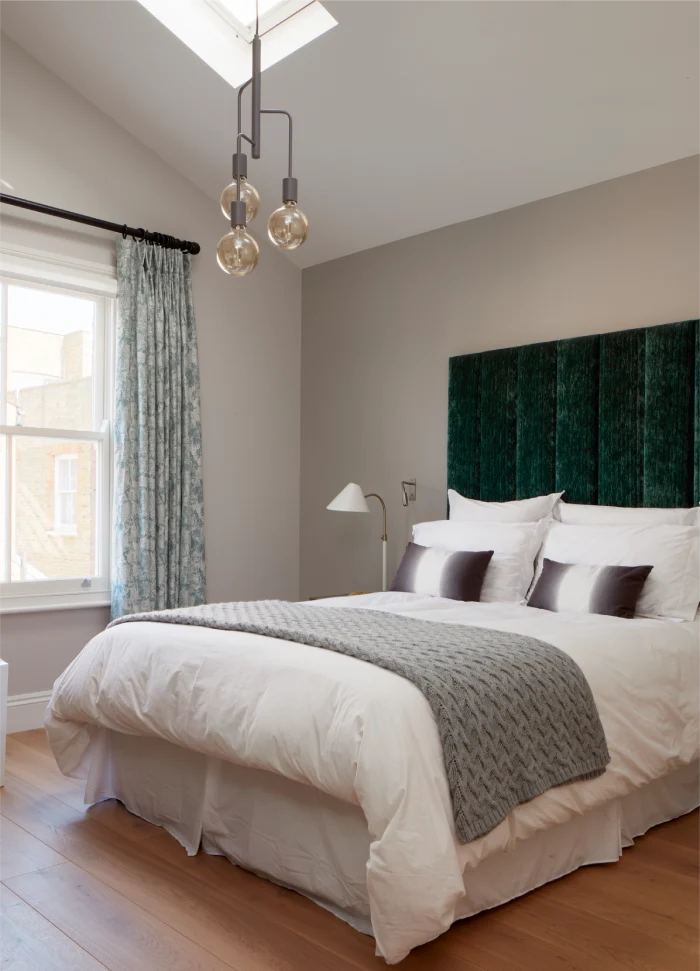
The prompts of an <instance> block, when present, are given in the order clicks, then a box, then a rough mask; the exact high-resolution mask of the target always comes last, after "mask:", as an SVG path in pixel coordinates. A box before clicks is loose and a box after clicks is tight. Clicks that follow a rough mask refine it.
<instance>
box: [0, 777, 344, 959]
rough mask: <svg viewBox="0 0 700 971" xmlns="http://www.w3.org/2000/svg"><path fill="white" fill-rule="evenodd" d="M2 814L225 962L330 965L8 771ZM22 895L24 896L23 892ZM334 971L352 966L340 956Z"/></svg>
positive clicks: (263, 919)
mask: <svg viewBox="0 0 700 971" xmlns="http://www.w3.org/2000/svg"><path fill="white" fill-rule="evenodd" d="M0 810H1V811H2V814H3V815H4V816H6V817H7V818H8V819H11V820H12V821H13V822H15V823H17V824H18V825H21V826H22V828H23V829H26V830H27V831H28V832H30V833H32V835H33V836H36V837H37V839H41V840H42V841H43V842H45V843H47V844H48V845H49V846H51V847H53V848H54V849H55V850H57V852H59V853H61V854H62V855H63V856H64V857H65V858H66V859H67V860H70V861H71V862H73V863H75V864H77V865H78V866H80V867H82V868H83V869H84V870H86V871H87V872H88V873H90V874H91V875H92V876H93V877H95V878H96V879H98V880H101V881H102V882H103V883H104V884H105V885H106V886H108V887H111V888H112V889H113V890H116V891H118V892H119V893H121V894H123V895H124V896H125V897H127V898H128V899H129V900H130V901H132V902H133V903H134V904H137V905H138V906H139V907H142V908H143V910H144V911H146V912H147V913H148V914H150V915H151V916H153V917H155V918H157V919H159V920H162V921H163V923H165V924H167V925H168V926H170V927H172V928H177V929H178V930H179V931H180V932H181V933H182V934H184V935H185V936H186V937H188V938H189V939H190V940H192V941H195V942H201V943H203V944H206V947H207V949H208V950H210V951H211V953H212V954H214V955H216V956H217V957H218V958H220V959H221V960H223V961H226V960H229V959H232V956H233V957H235V966H236V968H237V971H268V969H269V968H274V969H275V971H298V969H299V968H302V967H311V968H313V967H314V966H315V964H316V963H319V964H320V966H324V962H326V963H327V962H328V959H329V955H328V951H326V950H325V949H323V948H322V947H320V946H319V945H318V944H316V943H314V942H311V941H309V940H307V939H306V938H304V937H302V936H301V935H298V934H295V933H293V932H292V931H290V930H288V929H287V928H285V927H283V926H282V925H281V924H279V923H278V922H277V921H276V920H275V919H274V912H273V911H267V912H262V913H261V911H260V910H259V909H257V908H255V907H252V906H250V905H249V904H247V903H246V902H245V901H243V900H242V899H238V898H236V901H235V906H233V905H232V901H231V899H230V898H224V897H223V896H222V894H221V893H220V891H219V890H217V889H215V888H212V887H210V886H208V885H206V884H205V883H204V882H200V881H197V882H194V881H183V879H182V874H181V873H180V871H179V870H178V868H176V867H175V866H173V865H171V864H169V863H166V862H165V861H164V860H162V859H158V858H156V857H155V856H152V855H151V854H146V853H144V851H143V846H142V844H140V843H133V842H131V841H129V840H127V839H125V838H124V837H122V836H120V835H119V834H117V833H112V832H110V831H108V830H106V829H105V828H104V827H102V826H100V825H99V824H97V823H94V822H93V821H92V820H91V819H86V818H85V817H84V816H81V814H80V813H77V812H76V811H75V810H73V809H71V808H70V807H69V806H67V805H66V804H65V803H63V802H61V801H60V800H58V799H55V798H54V797H53V796H50V795H47V794H46V793H44V792H42V791H41V790H39V789H37V788H36V787H34V786H32V785H31V784H30V783H27V782H25V781H24V780H22V779H18V778H17V777H15V776H13V775H11V774H8V784H7V785H6V786H5V788H4V790H3V791H2V792H1V793H0ZM20 896H21V894H20ZM333 965H334V971H349V969H351V968H352V967H353V965H352V964H351V963H350V962H349V961H347V960H346V959H345V958H343V957H342V956H340V955H337V956H334V958H333Z"/></svg>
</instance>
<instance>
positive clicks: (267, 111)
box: [262, 108, 294, 179]
mask: <svg viewBox="0 0 700 971" xmlns="http://www.w3.org/2000/svg"><path fill="white" fill-rule="evenodd" d="M262 114H263V115H286V116H287V121H288V122H289V159H288V165H287V175H288V176H289V178H290V179H291V178H293V177H294V176H293V173H292V151H293V141H292V116H291V115H290V114H289V112H288V111H284V110H283V109H282V108H263V109H262Z"/></svg>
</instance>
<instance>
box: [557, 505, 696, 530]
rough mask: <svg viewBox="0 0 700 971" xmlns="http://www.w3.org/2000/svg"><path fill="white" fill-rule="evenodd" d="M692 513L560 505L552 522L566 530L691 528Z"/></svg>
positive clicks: (694, 514)
mask: <svg viewBox="0 0 700 971" xmlns="http://www.w3.org/2000/svg"><path fill="white" fill-rule="evenodd" d="M697 513H698V510H697V508H695V509H657V508H652V507H650V506H647V507H633V506H584V505H580V504H578V503H575V502H560V503H558V505H557V507H556V509H555V510H554V512H553V515H554V518H555V519H558V520H559V521H560V522H562V523H566V524H567V525H570V526H574V525H575V526H588V525H590V526H637V525H644V526H694V525H696V523H697V522H698V515H697Z"/></svg>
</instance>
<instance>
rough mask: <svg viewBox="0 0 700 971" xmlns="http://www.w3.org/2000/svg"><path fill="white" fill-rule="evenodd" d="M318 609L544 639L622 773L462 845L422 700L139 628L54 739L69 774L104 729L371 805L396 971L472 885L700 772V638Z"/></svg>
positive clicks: (107, 637) (111, 644)
mask: <svg viewBox="0 0 700 971" xmlns="http://www.w3.org/2000/svg"><path fill="white" fill-rule="evenodd" d="M315 606H317V607H318V609H323V608H324V606H342V607H347V608H348V609H356V608H362V607H364V608H372V609H378V610H391V611H394V612H397V613H402V614H406V615H408V616H412V617H419V618H422V619H425V620H433V621H437V622H447V623H462V624H476V625H479V626H484V627H493V628H497V629H499V630H513V631H519V632H521V633H524V634H529V635H531V636H533V637H539V638H541V639H542V640H545V641H548V642H549V643H551V644H554V645H556V646H557V647H559V648H561V649H562V650H564V651H566V653H567V654H569V655H570V656H571V657H572V658H573V659H574V660H575V661H576V662H577V663H578V664H579V666H580V667H581V668H582V670H583V672H584V674H585V675H586V677H587V679H588V681H589V683H590V685H591V688H592V690H593V695H594V697H595V700H596V703H597V705H598V710H599V712H600V717H601V720H602V723H603V727H604V729H605V734H606V737H607V742H608V747H609V749H610V753H611V756H612V761H611V763H610V765H609V767H608V769H607V770H606V772H605V773H604V775H602V776H600V777H599V778H597V779H594V780H592V781H587V782H578V783H574V784H572V785H568V786H562V787H559V788H556V789H551V790H550V791H549V792H546V793H544V794H543V795H542V796H540V797H538V798H537V799H534V800H532V801H531V802H529V803H525V804H523V805H521V806H518V807H517V808H516V809H514V810H513V811H512V812H511V813H510V815H509V816H508V818H507V819H505V820H504V821H503V822H502V823H501V824H500V825H499V826H498V827H497V828H496V829H494V830H493V831H492V832H491V833H489V834H488V835H487V836H485V837H482V838H481V839H478V840H475V841H474V842H472V843H468V844H465V845H462V846H460V845H459V844H458V843H457V842H456V840H455V833H454V824H453V819H452V809H451V803H450V796H449V791H448V786H447V780H446V776H445V771H444V765H443V758H442V751H441V746H440V741H439V738H438V732H437V727H436V724H435V721H434V719H433V716H432V712H431V710H430V707H429V705H428V703H427V701H426V700H425V698H424V697H423V695H422V694H421V693H420V691H419V690H418V689H417V688H416V687H415V686H414V685H412V684H411V683H410V682H408V681H406V680H404V679H403V678H401V677H399V676H398V675H395V674H392V673H391V672H389V671H385V670H383V669H382V668H378V667H374V666H372V665H370V664H366V663H365V662H363V661H358V660H355V659H353V658H350V657H346V656H344V655H342V654H336V653H333V652H332V651H326V650H322V649H319V648H314V647H307V646H305V645H303V644H294V643H290V642H287V641H279V640H273V639H270V638H265V637H261V636H258V635H254V634H242V633H234V632H230V631H218V630H210V629H206V628H197V627H178V626H174V625H164V624H152V623H151V624H149V623H129V624H123V625H120V626H118V627H115V628H112V629H110V630H107V631H105V632H103V633H102V634H99V635H98V636H97V637H95V638H94V639H93V640H92V641H90V643H89V644H88V645H87V646H86V647H85V649H84V650H83V651H82V653H81V654H80V655H79V656H78V657H77V658H76V660H75V661H74V662H73V663H72V664H71V665H70V667H69V668H68V669H67V670H66V671H65V672H64V674H63V675H62V676H61V677H60V678H59V679H58V681H57V682H56V684H55V686H54V692H53V697H52V699H51V703H50V705H49V708H48V711H47V716H46V726H47V729H48V732H49V738H50V740H51V745H52V748H53V751H54V754H55V756H56V759H57V761H58V764H59V766H60V767H61V769H62V770H63V772H64V773H66V774H67V775H72V776H76V777H81V778H85V777H86V775H87V769H88V767H89V760H90V742H91V729H92V726H95V725H99V726H104V727H106V728H109V729H111V730H113V731H117V732H123V733H126V734H131V735H152V736H158V737H160V738H164V739H167V740H168V741H170V742H173V743H175V744H177V745H181V746H184V747H186V748H192V749H195V750H197V751H198V752H202V753H204V754H207V755H211V756H215V757H218V758H222V759H226V760H229V761H231V762H236V763H239V764H242V765H246V766H250V767H254V768H259V769H265V770H268V771H271V772H276V773H279V774H280V775H283V776H286V777H287V778H289V779H294V780H296V781H298V782H302V783H307V784H309V785H311V786H315V787H316V788H318V789H322V790H324V791H326V792H328V793H330V794H331V795H333V796H336V797H338V798H340V799H343V800H346V801H347V802H349V803H354V804H358V805H359V806H360V807H361V808H362V810H363V812H364V814H365V817H366V819H367V824H368V828H369V833H370V838H371V848H370V858H369V860H368V863H367V887H368V894H369V900H370V907H371V918H372V927H373V930H374V934H375V937H376V941H377V950H378V952H379V953H380V954H381V955H383V957H384V958H385V959H386V960H387V962H388V963H390V964H393V963H396V962H398V961H400V960H401V959H402V958H403V957H405V956H406V954H408V952H409V951H410V950H411V948H413V947H416V946H417V945H419V944H422V943H424V942H425V941H428V940H430V939H432V938H434V937H436V936H437V935H439V934H441V933H442V932H443V931H445V930H446V929H447V928H448V927H449V926H450V924H451V923H452V921H453V919H454V913H455V904H456V903H457V901H458V900H459V898H460V897H461V896H462V895H463V894H464V882H463V871H464V870H465V869H469V868H473V867H475V866H477V864H478V863H480V862H481V861H482V860H484V859H485V858H486V857H488V856H490V855H491V854H493V853H495V852H497V851H501V850H505V849H509V848H512V847H513V846H515V844H516V843H517V842H518V841H520V840H525V839H528V838H529V837H531V836H533V835H534V834H535V833H537V832H539V831H541V830H543V829H546V828H549V827H552V826H555V825H557V824H559V823H563V822H566V821H567V820H569V819H571V818H572V817H574V816H575V815H577V814H580V813H583V812H586V811H587V810H590V809H593V808H595V807H598V806H600V805H601V804H602V803H604V802H606V801H607V800H609V799H612V798H615V797H618V796H622V795H626V794H627V793H628V792H630V791H632V790H633V789H635V788H637V787H639V786H642V785H644V784H645V783H648V782H651V781H652V780H654V779H657V778H659V777H661V776H663V775H665V774H666V773H668V772H670V771H672V770H674V769H676V768H678V767H680V766H681V765H683V764H685V763H688V762H690V761H692V760H693V759H694V758H697V756H698V626H697V623H692V624H677V623H669V622H664V621H660V620H642V619H636V620H621V619H617V618H612V617H602V616H596V615H588V614H573V613H571V614H565V613H559V614H555V613H549V612H548V611H543V610H536V609H533V608H531V607H522V606H519V605H516V604H506V605H504V604H472V603H458V602H456V601H450V600H442V599H439V598H432V597H431V598H423V597H420V596H417V595H415V594H405V593H385V594H368V595H365V596H361V597H352V598H338V599H335V600H326V601H316V602H315Z"/></svg>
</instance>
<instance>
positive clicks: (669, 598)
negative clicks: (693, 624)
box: [487, 522, 700, 620]
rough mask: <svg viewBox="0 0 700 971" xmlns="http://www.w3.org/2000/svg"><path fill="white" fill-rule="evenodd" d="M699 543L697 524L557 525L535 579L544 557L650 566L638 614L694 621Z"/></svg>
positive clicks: (699, 583)
mask: <svg viewBox="0 0 700 971" xmlns="http://www.w3.org/2000/svg"><path fill="white" fill-rule="evenodd" d="M699 540H700V530H698V528H697V527H696V526H666V525H662V526H645V525H642V524H634V525H629V526H570V525H567V524H565V523H557V522H553V523H552V524H551V525H550V527H549V530H548V531H547V535H546V536H545V538H544V543H543V544H542V550H541V553H540V557H539V561H540V563H539V564H538V568H537V577H539V574H540V572H541V569H542V568H541V560H542V559H543V558H544V557H547V559H550V560H557V562H559V563H576V564H578V563H583V564H585V565H587V566H652V567H653V570H652V571H651V573H650V574H649V576H648V578H647V581H646V583H645V584H644V589H643V590H642V595H641V597H640V598H639V600H638V601H637V616H642V617H665V618H670V619H675V620H692V619H693V617H694V616H695V611H696V609H697V606H698V601H699V600H700V548H699ZM487 575H488V573H487ZM537 577H536V579H537Z"/></svg>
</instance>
